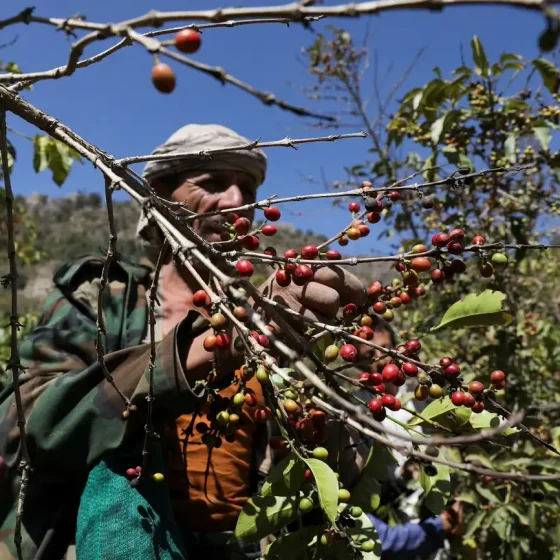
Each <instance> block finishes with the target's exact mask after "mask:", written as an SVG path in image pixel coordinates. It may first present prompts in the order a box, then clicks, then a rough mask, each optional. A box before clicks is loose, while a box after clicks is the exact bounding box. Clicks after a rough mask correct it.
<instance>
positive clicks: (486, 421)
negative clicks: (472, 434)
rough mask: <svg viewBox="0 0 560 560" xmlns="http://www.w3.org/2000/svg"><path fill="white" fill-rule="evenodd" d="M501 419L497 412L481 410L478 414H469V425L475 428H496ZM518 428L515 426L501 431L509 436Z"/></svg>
mask: <svg viewBox="0 0 560 560" xmlns="http://www.w3.org/2000/svg"><path fill="white" fill-rule="evenodd" d="M502 422H503V420H501V419H500V417H499V416H498V415H497V414H494V413H493V412H488V411H487V410H483V411H482V412H480V413H479V414H473V415H472V416H471V426H472V427H473V428H474V429H475V430H482V429H484V428H497V427H498V426H499V425H500V424H501V423H502ZM518 431H519V430H518V429H517V428H506V429H505V430H504V431H503V432H501V433H502V434H503V435H504V436H509V435H511V434H515V433H517V432H518Z"/></svg>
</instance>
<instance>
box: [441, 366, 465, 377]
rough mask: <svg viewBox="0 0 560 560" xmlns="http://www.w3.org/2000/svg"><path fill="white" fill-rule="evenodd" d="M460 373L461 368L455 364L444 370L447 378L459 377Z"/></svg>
mask: <svg viewBox="0 0 560 560" xmlns="http://www.w3.org/2000/svg"><path fill="white" fill-rule="evenodd" d="M460 373H461V368H460V367H459V366H458V365H457V364H455V363H453V364H450V365H448V366H447V367H446V368H445V369H444V370H443V375H444V376H445V377H457V376H458V375H459V374H460Z"/></svg>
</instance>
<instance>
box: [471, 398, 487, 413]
mask: <svg viewBox="0 0 560 560" xmlns="http://www.w3.org/2000/svg"><path fill="white" fill-rule="evenodd" d="M471 408H472V411H473V412H474V413H475V414H480V413H481V412H482V411H483V410H484V403H483V402H482V401H477V402H475V403H474V404H473V405H472V407H471Z"/></svg>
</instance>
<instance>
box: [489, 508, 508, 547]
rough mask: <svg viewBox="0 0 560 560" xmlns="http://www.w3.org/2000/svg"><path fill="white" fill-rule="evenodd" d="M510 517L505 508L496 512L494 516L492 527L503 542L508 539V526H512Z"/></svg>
mask: <svg viewBox="0 0 560 560" xmlns="http://www.w3.org/2000/svg"><path fill="white" fill-rule="evenodd" d="M510 517H511V516H510V515H509V513H508V511H507V509H506V508H503V507H502V508H500V509H497V510H495V511H494V515H493V516H492V523H491V525H490V526H491V527H492V529H494V531H495V532H496V534H497V535H498V537H500V539H502V540H503V541H505V540H506V539H507V530H508V526H509V525H511V520H510Z"/></svg>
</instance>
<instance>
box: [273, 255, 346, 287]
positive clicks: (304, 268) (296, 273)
mask: <svg viewBox="0 0 560 560" xmlns="http://www.w3.org/2000/svg"><path fill="white" fill-rule="evenodd" d="M328 253H329V251H327V259H328V258H329V255H328ZM318 256H319V249H318V248H317V247H316V246H315V245H306V246H305V247H303V248H302V249H301V251H300V253H298V252H297V251H296V250H295V249H288V250H287V251H286V252H285V253H284V258H286V259H297V258H301V259H303V260H308V261H312V260H315V259H316V258H317V257H318ZM331 258H332V255H331ZM339 258H340V254H339ZM311 280H313V269H312V268H311V267H310V266H308V265H306V264H295V263H290V262H288V263H285V264H284V266H283V267H282V268H280V269H279V270H278V271H277V272H276V282H277V283H278V285H279V286H282V287H283V288H285V287H286V286H289V285H290V284H291V283H292V282H293V283H294V284H296V285H297V286H303V285H304V284H307V282H310V281H311Z"/></svg>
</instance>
